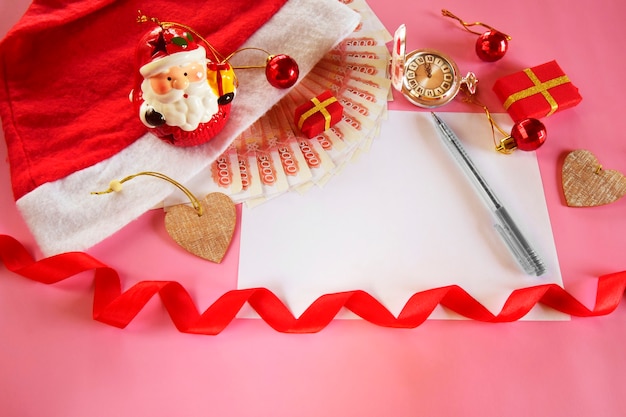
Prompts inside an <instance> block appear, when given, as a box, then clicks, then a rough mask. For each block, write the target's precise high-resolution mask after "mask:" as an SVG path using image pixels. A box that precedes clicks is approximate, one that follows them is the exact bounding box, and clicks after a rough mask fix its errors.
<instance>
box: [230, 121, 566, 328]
mask: <svg viewBox="0 0 626 417" xmlns="http://www.w3.org/2000/svg"><path fill="white" fill-rule="evenodd" d="M439 116H440V117H441V118H442V119H443V120H445V121H446V122H447V123H448V124H449V125H450V127H451V128H452V130H453V131H454V132H456V134H457V135H458V136H459V138H460V140H461V142H462V143H463V144H464V145H465V147H466V150H467V152H468V154H469V155H470V157H471V158H472V159H473V161H474V163H475V164H476V166H477V167H478V169H479V170H480V172H481V173H482V174H483V176H484V177H485V179H486V181H487V182H488V183H489V184H490V185H491V187H492V189H493V190H494V192H495V193H496V195H498V197H499V198H500V200H501V201H502V203H503V204H504V205H505V206H506V207H507V209H508V210H509V212H510V214H511V216H512V217H513V219H514V220H515V221H516V223H517V225H518V226H519V227H520V229H521V230H522V231H523V232H524V233H525V236H526V238H527V239H528V240H529V242H530V243H531V245H533V246H534V248H535V249H536V251H537V252H538V254H539V255H540V256H541V257H542V259H543V261H544V263H545V265H546V267H547V273H546V274H544V275H543V276H541V277H532V276H528V275H526V274H525V273H524V272H523V271H522V270H521V269H520V267H519V266H518V264H517V262H516V261H515V259H514V258H513V257H512V255H511V254H510V253H509V251H508V248H507V247H506V246H505V245H504V243H503V242H502V240H501V237H500V236H499V235H498V233H497V231H496V230H495V229H494V227H493V224H494V218H493V216H492V214H491V213H490V212H489V210H488V209H487V207H486V205H485V204H484V203H483V201H482V200H481V198H480V196H479V195H478V194H477V192H476V190H475V189H474V186H473V184H472V183H471V182H470V181H469V180H468V179H467V178H466V177H465V175H464V173H463V172H462V171H461V169H460V168H459V166H457V165H456V162H455V161H454V160H453V159H452V157H451V155H450V154H449V153H448V150H447V149H446V148H445V147H444V144H443V143H442V142H441V140H440V138H439V133H438V131H437V130H436V128H435V125H434V123H433V120H432V116H431V114H430V113H429V112H400V111H391V112H390V114H389V118H388V120H386V121H385V122H383V125H382V129H381V135H380V137H378V138H376V139H375V140H374V143H373V144H372V146H371V149H370V151H369V152H368V153H363V154H361V156H360V157H359V158H358V159H357V160H356V161H353V162H351V163H349V164H348V165H347V166H346V167H345V169H344V170H343V171H342V172H341V173H339V174H338V175H337V176H336V177H334V178H332V179H331V180H330V181H329V182H328V183H327V184H326V185H325V186H324V187H323V188H320V187H313V188H312V189H311V190H310V191H308V192H307V193H306V194H304V195H301V194H298V193H295V192H291V193H287V194H285V195H282V196H280V197H278V198H276V199H273V200H272V201H269V202H267V203H265V204H262V205H260V206H257V207H254V208H252V209H249V208H244V209H243V213H242V228H241V230H242V231H241V251H240V262H239V278H238V287H239V288H252V287H266V288H268V289H270V290H271V291H273V292H274V293H275V294H276V295H277V296H278V297H280V298H281V300H282V301H283V302H284V303H285V304H286V305H287V307H288V308H289V309H290V310H291V311H292V313H293V314H294V315H296V316H299V315H300V314H302V312H303V311H304V310H305V309H306V308H307V307H308V306H309V305H310V304H311V303H312V302H313V301H314V300H315V299H316V298H318V297H319V296H321V295H323V294H326V293H332V292H339V291H350V290H364V291H367V292H369V293H370V294H371V295H372V296H374V297H375V298H376V299H378V300H379V301H380V302H381V303H383V304H384V305H385V306H386V307H387V308H388V309H389V310H390V311H391V312H392V313H393V314H395V315H397V314H399V313H400V311H401V310H402V307H403V306H404V305H405V303H406V301H407V300H408V299H409V297H410V296H411V295H413V294H414V293H416V292H419V291H423V290H427V289H431V288H436V287H441V286H445V285H450V284H457V285H460V286H461V287H462V288H463V289H465V290H466V291H467V292H468V293H469V294H470V295H472V296H473V297H474V298H476V299H477V300H478V301H480V302H481V303H482V304H483V305H485V307H487V308H488V309H489V310H490V311H491V312H492V313H494V314H497V313H498V312H500V310H501V308H502V306H503V305H504V302H505V301H506V299H507V297H508V296H509V295H510V293H511V291H513V290H514V289H517V288H522V287H527V286H532V285H538V284H544V283H556V284H559V285H562V277H561V272H560V268H559V264H558V259H557V252H556V248H555V245H554V239H553V235H552V229H551V226H550V219H549V216H548V211H547V207H546V202H545V197H544V193H543V186H542V181H541V176H540V173H539V167H538V164H537V159H536V157H535V154H534V152H522V151H516V152H514V153H513V154H511V155H503V154H500V153H498V152H496V151H495V150H494V145H493V138H492V133H491V128H490V126H489V123H488V121H487V119H486V117H485V115H484V114H476V113H440V114H439ZM494 116H495V118H496V120H498V121H499V122H501V123H500V124H501V125H502V126H503V127H505V128H506V127H507V125H506V123H507V120H508V123H509V124H510V119H509V118H508V116H507V115H494ZM254 316H255V313H254V312H253V311H252V309H251V308H249V307H248V306H246V308H244V309H243V310H242V311H241V314H240V317H254ZM338 317H339V318H350V317H354V315H352V314H351V313H349V312H345V314H344V313H341V314H340V315H339V316H338ZM431 318H440V319H445V318H458V315H456V314H453V313H451V312H449V311H446V310H445V309H444V308H442V307H438V308H437V309H436V310H435V311H434V312H433V314H432V315H431ZM525 318H526V319H534V320H563V319H567V318H568V316H567V315H565V314H562V313H559V312H555V311H553V310H551V309H547V308H543V307H541V306H538V307H536V308H534V309H533V310H532V311H531V312H530V313H529V314H528V315H527V316H526V317H525Z"/></svg>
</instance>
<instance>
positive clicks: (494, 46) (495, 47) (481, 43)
mask: <svg viewBox="0 0 626 417" xmlns="http://www.w3.org/2000/svg"><path fill="white" fill-rule="evenodd" d="M508 48H509V40H508V36H507V35H505V34H504V33H502V32H498V31H497V30H488V31H487V32H485V33H483V34H482V35H480V36H479V37H478V39H477V40H476V54H477V55H478V57H479V58H480V59H482V60H483V61H486V62H493V61H497V60H499V59H500V58H502V57H503V56H504V54H505V53H506V51H507V49H508Z"/></svg>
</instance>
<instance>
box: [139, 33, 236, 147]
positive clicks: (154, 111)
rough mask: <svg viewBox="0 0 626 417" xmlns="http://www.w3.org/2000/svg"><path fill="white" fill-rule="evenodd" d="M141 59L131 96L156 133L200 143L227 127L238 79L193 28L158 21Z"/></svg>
mask: <svg viewBox="0 0 626 417" xmlns="http://www.w3.org/2000/svg"><path fill="white" fill-rule="evenodd" d="M157 23H158V22H157ZM137 61H138V63H137V68H138V72H137V74H136V81H135V88H134V89H133V91H132V92H131V96H130V98H131V100H132V102H133V103H134V104H135V108H136V111H137V112H138V115H139V118H140V120H141V121H142V122H143V124H144V125H146V126H147V127H148V128H149V129H150V131H151V132H153V133H154V134H155V135H156V136H158V137H159V138H161V139H163V140H164V141H167V142H169V143H171V144H172V145H175V146H195V145H199V144H202V143H205V142H207V141H208V140H210V139H211V138H212V137H214V136H215V135H216V134H217V133H218V132H219V131H220V130H222V128H223V127H224V124H225V123H226V120H227V119H228V115H229V113H230V103H231V101H232V99H233V98H234V95H235V89H236V86H237V79H236V78H235V74H234V72H233V69H232V67H231V66H230V65H229V64H228V62H215V61H216V60H211V59H209V58H207V50H206V49H205V47H204V46H202V45H201V44H200V43H198V42H197V41H196V40H195V39H194V35H193V34H192V33H191V32H190V31H189V30H187V29H185V28H184V27H178V26H174V25H171V26H170V25H167V26H166V25H163V24H157V26H156V27H155V28H154V29H153V30H151V31H150V32H148V33H147V34H146V35H145V36H144V37H143V38H142V39H141V41H140V43H139V46H138V48H137Z"/></svg>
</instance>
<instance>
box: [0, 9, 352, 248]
mask: <svg viewBox="0 0 626 417" xmlns="http://www.w3.org/2000/svg"><path fill="white" fill-rule="evenodd" d="M321 3H323V4H321ZM322 5H323V7H321V6H322ZM147 6H148V4H147V3H145V2H141V1H138V0H116V1H111V0H77V1H73V2H51V1H49V0H33V3H32V4H31V6H30V8H29V9H28V10H27V12H26V14H25V15H24V16H23V17H22V19H21V20H20V21H19V22H18V23H17V24H16V25H15V26H14V27H13V28H12V29H11V30H10V31H9V32H8V33H7V35H6V36H5V37H4V38H3V39H2V41H1V42H0V117H1V118H2V129H3V131H4V136H5V140H6V143H7V148H8V159H9V165H10V171H11V188H12V191H13V195H14V197H15V200H16V205H17V207H18V209H19V211H20V213H21V214H22V217H23V218H24V220H25V221H26V223H27V225H28V227H29V229H30V230H31V231H32V233H33V236H34V238H35V240H36V241H37V243H38V245H39V249H40V250H41V252H42V253H43V254H44V255H52V254H56V253H61V252H67V251H73V250H85V249H87V248H89V247H91V246H93V245H95V244H96V243H98V242H100V241H101V240H103V239H105V238H106V237H108V236H110V235H111V234H113V233H114V232H116V231H117V230H119V229H120V228H122V227H124V226H125V225H126V224H128V223H129V222H131V221H132V220H134V219H136V218H137V217H138V216H140V215H141V214H143V213H145V212H146V211H148V210H150V209H152V208H155V207H158V206H159V204H161V202H162V201H163V200H164V199H165V198H166V197H167V196H168V195H169V194H170V193H172V191H173V190H172V187H171V184H168V183H167V182H164V181H152V180H150V179H149V178H139V179H137V180H135V181H134V182H135V183H136V185H134V186H133V187H132V192H131V190H124V191H123V192H119V193H114V194H111V195H107V196H106V197H103V196H94V195H92V194H91V192H92V191H96V190H101V189H104V188H106V187H107V186H108V184H109V183H110V181H111V180H112V179H115V178H123V177H124V176H127V175H130V174H133V173H136V172H139V171H156V172H160V173H163V174H164V175H167V176H168V177H171V178H175V179H176V180H177V181H179V182H181V183H185V182H187V181H189V180H190V179H192V178H193V177H194V176H196V175H198V174H199V173H200V172H201V171H202V170H204V169H206V168H207V167H208V166H209V165H210V164H211V163H212V162H213V161H214V160H215V159H216V158H217V157H218V156H220V155H221V154H222V153H223V152H224V151H225V150H226V149H227V148H228V146H229V145H230V144H231V142H232V141H233V140H234V138H235V137H236V136H237V135H239V134H240V133H241V132H242V131H244V130H245V129H246V128H247V127H248V126H250V125H251V124H252V123H253V122H254V121H256V120H257V119H258V118H259V117H260V116H262V115H263V114H264V113H265V112H266V111H267V110H269V109H270V108H271V107H272V106H273V105H274V104H275V103H276V102H278V101H279V100H280V99H281V98H282V97H283V96H284V95H285V94H287V93H288V91H289V90H288V89H281V88H276V87H275V86H274V85H273V83H274V82H275V81H279V80H268V77H267V75H266V73H265V72H264V71H261V70H242V71H240V72H239V71H238V70H237V68H238V67H239V68H241V67H245V66H252V65H254V64H258V63H259V55H256V54H252V53H251V54H245V53H242V54H237V55H236V56H234V57H232V54H233V53H234V52H236V51H237V50H241V49H246V48H255V47H256V48H263V50H265V51H271V52H272V53H279V54H281V55H279V56H280V57H284V56H290V57H291V58H293V59H294V60H295V62H297V64H298V67H299V70H300V77H304V76H305V75H306V74H307V73H308V72H309V71H310V70H311V68H313V66H314V65H315V64H316V63H317V62H318V61H319V60H320V59H321V58H322V57H323V56H324V54H325V53H326V52H327V51H329V50H330V49H331V48H332V47H333V46H335V45H336V44H337V43H338V42H339V41H340V40H342V39H344V38H345V37H347V36H348V35H349V34H350V33H352V31H353V30H354V29H355V27H356V26H357V24H358V21H359V15H358V14H357V13H356V12H354V11H352V10H351V9H350V8H348V7H347V6H345V5H344V4H343V3H342V2H339V1H337V0H231V1H221V2H220V1H215V2H208V3H207V2H205V1H201V0H189V1H186V2H184V4H183V3H180V2H176V1H172V0H152V1H151V2H149V7H150V10H147V9H146V7H147ZM142 7H143V9H144V10H142V12H144V13H146V15H149V16H156V17H158V18H159V19H161V20H163V21H165V20H167V21H172V22H181V24H167V23H163V22H161V21H159V20H156V19H154V20H153V19H151V18H149V19H147V21H145V22H143V23H141V24H138V23H137V11H138V9H140V8H142ZM320 10H323V13H320ZM302 34H306V35H302ZM142 42H144V45H143V46H145V47H146V48H145V49H142V48H141V47H140V48H139V49H138V46H137V45H138V44H141V43H142ZM209 42H210V43H209ZM207 44H208V45H207ZM283 54H284V55H283ZM224 57H226V58H224ZM136 60H140V61H141V62H137V61H136ZM275 61H278V60H275ZM275 61H273V62H272V64H274V63H276V62H275ZM270 69H272V70H274V69H275V68H274V66H273V65H270V62H269V61H268V64H267V66H266V70H268V71H269V70H270ZM266 72H267V71H266ZM270 72H271V71H270ZM185 74H186V75H185ZM235 74H236V76H235ZM268 81H269V82H268ZM270 82H272V84H270ZM235 90H236V92H235ZM131 91H132V94H131V101H132V103H130V102H129V93H130V92H131ZM144 180H145V181H144ZM139 183H141V184H139ZM6 188H8V184H7V187H6ZM6 188H4V189H5V190H6ZM3 192H8V190H6V191H3Z"/></svg>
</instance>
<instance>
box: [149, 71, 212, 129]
mask: <svg viewBox="0 0 626 417" xmlns="http://www.w3.org/2000/svg"><path fill="white" fill-rule="evenodd" d="M141 89H142V92H143V99H144V100H145V103H144V104H146V105H148V106H150V107H152V108H153V109H154V110H156V111H157V112H159V113H161V114H162V115H163V117H164V119H165V122H166V123H167V124H168V125H170V126H177V127H180V128H181V129H183V130H186V131H192V130H195V129H196V128H197V127H198V125H199V124H200V123H206V122H208V121H209V120H211V118H212V117H213V115H214V114H215V113H217V111H218V105H217V98H218V97H217V96H216V95H215V93H214V92H213V91H212V90H211V87H210V86H209V84H208V82H207V79H206V62H189V63H185V64H182V65H174V66H171V67H169V68H168V69H166V70H165V71H163V72H160V73H158V74H155V75H152V76H150V77H147V78H145V79H144V81H143V83H142V85H141ZM142 107H144V106H142Z"/></svg>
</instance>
